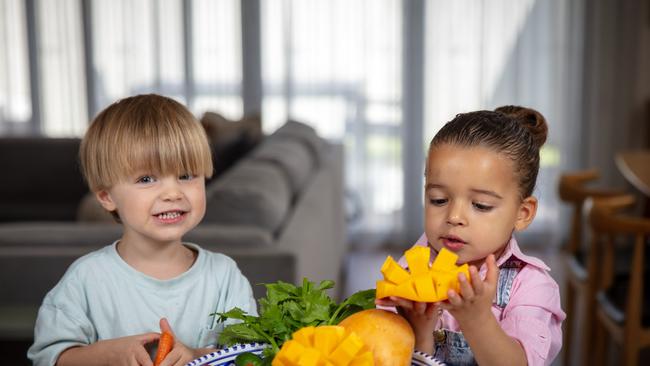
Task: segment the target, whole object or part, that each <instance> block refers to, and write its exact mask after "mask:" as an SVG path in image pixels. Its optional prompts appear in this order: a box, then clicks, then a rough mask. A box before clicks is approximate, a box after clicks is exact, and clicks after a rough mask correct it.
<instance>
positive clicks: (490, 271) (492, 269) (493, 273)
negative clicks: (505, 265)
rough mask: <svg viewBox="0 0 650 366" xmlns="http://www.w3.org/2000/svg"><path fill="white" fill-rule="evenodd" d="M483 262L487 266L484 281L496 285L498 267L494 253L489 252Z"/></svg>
mask: <svg viewBox="0 0 650 366" xmlns="http://www.w3.org/2000/svg"><path fill="white" fill-rule="evenodd" d="M485 264H486V266H487V274H486V276H485V282H487V283H488V285H491V286H493V287H496V285H497V279H498V278H499V267H497V263H496V260H495V259H494V254H490V255H488V256H487V259H486V260H485Z"/></svg>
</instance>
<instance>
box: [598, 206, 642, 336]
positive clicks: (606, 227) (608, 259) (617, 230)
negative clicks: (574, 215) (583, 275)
mask: <svg viewBox="0 0 650 366" xmlns="http://www.w3.org/2000/svg"><path fill="white" fill-rule="evenodd" d="M634 203H635V198H634V196H631V195H623V196H617V197H606V198H602V197H601V198H596V199H593V205H592V208H591V210H590V214H589V219H590V226H591V229H592V231H593V234H594V244H595V245H594V248H599V252H600V255H601V258H602V262H601V263H602V273H603V276H602V278H601V280H600V281H599V284H598V288H599V289H600V290H605V289H607V288H609V286H610V285H611V284H612V281H613V278H614V261H615V256H616V248H615V246H616V245H617V244H618V243H621V242H623V241H621V240H618V239H620V238H621V237H634V244H633V245H634V248H633V252H632V262H631V264H630V282H629V286H628V292H627V294H626V295H625V296H626V308H625V313H626V319H627V321H629V322H632V323H633V324H640V321H641V310H642V306H643V288H644V286H643V280H644V278H643V277H644V268H643V267H644V259H645V246H646V245H647V242H646V240H647V238H648V236H649V235H650V218H641V217H635V216H631V215H628V214H625V213H623V212H622V211H623V210H624V209H626V208H629V207H632V206H633V205H634Z"/></svg>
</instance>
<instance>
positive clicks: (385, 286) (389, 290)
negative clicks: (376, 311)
mask: <svg viewBox="0 0 650 366" xmlns="http://www.w3.org/2000/svg"><path fill="white" fill-rule="evenodd" d="M396 287H397V286H396V285H395V284H393V283H391V282H388V281H385V280H379V281H377V293H376V297H377V298H378V299H381V298H384V297H388V296H391V294H394V293H395V288H396Z"/></svg>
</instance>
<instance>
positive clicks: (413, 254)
mask: <svg viewBox="0 0 650 366" xmlns="http://www.w3.org/2000/svg"><path fill="white" fill-rule="evenodd" d="M430 255H431V251H430V249H429V248H428V247H421V246H417V247H413V248H411V249H409V250H407V251H406V252H405V253H404V256H405V257H406V262H407V263H408V264H409V271H410V272H411V275H412V276H417V275H423V274H425V273H427V272H428V271H429V256H430Z"/></svg>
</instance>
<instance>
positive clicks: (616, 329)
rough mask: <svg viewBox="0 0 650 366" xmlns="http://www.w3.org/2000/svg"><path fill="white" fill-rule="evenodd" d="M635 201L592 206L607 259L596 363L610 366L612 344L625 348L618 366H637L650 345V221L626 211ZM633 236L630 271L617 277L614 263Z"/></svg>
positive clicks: (600, 298)
mask: <svg viewBox="0 0 650 366" xmlns="http://www.w3.org/2000/svg"><path fill="white" fill-rule="evenodd" d="M634 201H635V200H634V198H633V197H632V196H623V197H610V198H603V199H595V200H594V203H593V206H592V208H591V213H590V224H591V229H592V230H593V233H594V242H595V244H594V248H597V249H596V250H597V251H600V252H601V254H602V258H603V261H602V265H603V267H602V273H603V276H602V278H601V281H599V283H598V292H597V296H596V297H597V322H596V343H595V350H594V351H595V352H594V363H595V364H596V365H605V364H610V363H609V362H608V361H609V358H608V352H607V351H608V349H609V348H610V346H611V343H612V342H610V341H613V342H614V343H615V344H616V345H618V346H620V350H619V359H618V360H617V361H615V362H614V363H613V364H617V365H630V366H635V365H638V364H639V352H640V350H641V349H643V348H644V347H648V346H650V298H649V297H650V281H649V280H650V279H649V278H648V277H649V276H648V271H647V266H646V263H648V256H647V251H646V247H647V246H648V236H649V235H650V219H647V218H640V217H634V216H630V215H626V214H622V213H621V211H622V209H624V208H627V207H630V206H632V205H633V204H634ZM629 238H631V239H633V241H632V246H633V251H632V256H631V261H630V263H629V267H628V268H629V270H628V272H627V273H626V274H625V275H624V276H620V275H616V271H615V269H614V268H615V266H614V263H615V262H616V260H617V257H619V256H620V255H621V253H622V250H621V249H622V248H621V247H622V246H624V245H625V244H629V241H628V240H626V239H629ZM623 253H625V252H623ZM641 363H642V364H645V363H643V362H641Z"/></svg>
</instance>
